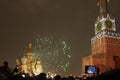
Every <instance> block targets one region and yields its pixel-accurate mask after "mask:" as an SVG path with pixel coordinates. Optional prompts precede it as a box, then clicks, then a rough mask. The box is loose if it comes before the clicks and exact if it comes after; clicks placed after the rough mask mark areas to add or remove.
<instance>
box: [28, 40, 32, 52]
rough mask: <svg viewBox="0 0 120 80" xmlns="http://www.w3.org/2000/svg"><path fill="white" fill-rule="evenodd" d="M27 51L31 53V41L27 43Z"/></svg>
mask: <svg viewBox="0 0 120 80" xmlns="http://www.w3.org/2000/svg"><path fill="white" fill-rule="evenodd" d="M28 53H32V43H31V42H30V43H29V45H28Z"/></svg>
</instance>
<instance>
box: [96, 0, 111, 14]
mask: <svg viewBox="0 0 120 80" xmlns="http://www.w3.org/2000/svg"><path fill="white" fill-rule="evenodd" d="M109 1H110V0H99V2H98V5H99V7H100V13H108V2H109Z"/></svg>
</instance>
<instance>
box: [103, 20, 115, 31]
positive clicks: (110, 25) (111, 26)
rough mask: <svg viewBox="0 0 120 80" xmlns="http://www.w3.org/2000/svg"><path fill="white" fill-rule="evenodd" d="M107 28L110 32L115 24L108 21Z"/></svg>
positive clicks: (106, 22)
mask: <svg viewBox="0 0 120 80" xmlns="http://www.w3.org/2000/svg"><path fill="white" fill-rule="evenodd" d="M105 26H106V28H107V29H108V30H112V29H113V27H114V23H113V22H112V21H110V20H106V21H105Z"/></svg>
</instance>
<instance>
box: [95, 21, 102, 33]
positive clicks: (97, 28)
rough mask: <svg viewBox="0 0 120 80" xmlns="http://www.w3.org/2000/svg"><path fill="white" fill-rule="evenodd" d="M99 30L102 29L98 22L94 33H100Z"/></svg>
mask: <svg viewBox="0 0 120 80" xmlns="http://www.w3.org/2000/svg"><path fill="white" fill-rule="evenodd" d="M101 29H102V23H101V22H99V23H98V24H97V26H96V31H97V32H100V31H101Z"/></svg>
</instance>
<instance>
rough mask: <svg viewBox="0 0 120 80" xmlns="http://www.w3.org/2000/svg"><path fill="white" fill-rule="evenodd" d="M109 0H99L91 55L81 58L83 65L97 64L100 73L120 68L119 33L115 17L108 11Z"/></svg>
mask: <svg viewBox="0 0 120 80" xmlns="http://www.w3.org/2000/svg"><path fill="white" fill-rule="evenodd" d="M108 3H109V0H99V2H98V5H99V7H100V15H99V16H98V17H97V20H96V21H95V25H94V30H95V36H94V37H93V38H91V51H92V52H91V55H89V56H87V57H84V58H83V59H82V72H83V73H85V66H87V65H88V66H89V65H91V66H97V67H99V69H100V73H103V72H105V71H107V70H109V69H116V68H120V33H118V32H117V31H116V24H115V18H114V17H113V16H112V15H111V14H110V13H109V11H108Z"/></svg>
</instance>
